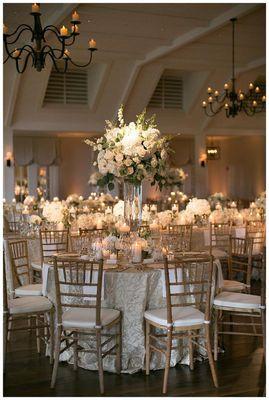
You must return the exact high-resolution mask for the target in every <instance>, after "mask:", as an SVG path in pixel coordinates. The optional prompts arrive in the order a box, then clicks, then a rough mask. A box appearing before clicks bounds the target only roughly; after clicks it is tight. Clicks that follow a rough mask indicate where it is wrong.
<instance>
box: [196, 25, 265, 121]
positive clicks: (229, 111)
mask: <svg viewBox="0 0 269 400" xmlns="http://www.w3.org/2000/svg"><path fill="white" fill-rule="evenodd" d="M236 21H237V18H232V19H231V22H232V79H231V83H230V84H229V83H225V85H224V92H223V93H222V94H221V95H220V94H219V92H218V90H215V91H213V89H212V88H211V87H208V89H207V94H208V99H207V101H203V103H202V107H203V108H204V111H205V114H206V115H207V116H208V117H214V116H215V115H216V114H218V113H219V112H220V111H221V110H222V109H224V110H225V113H226V117H227V118H229V117H233V118H234V117H236V115H238V114H239V113H240V112H241V111H244V112H245V113H246V115H248V116H249V117H252V116H253V115H255V114H257V113H259V112H262V111H265V105H266V97H265V90H264V89H262V88H261V87H260V86H256V87H255V85H254V84H253V83H250V84H249V87H248V91H247V92H246V93H244V92H243V91H242V90H240V89H239V90H237V89H236V78H235V62H234V36H235V23H236Z"/></svg>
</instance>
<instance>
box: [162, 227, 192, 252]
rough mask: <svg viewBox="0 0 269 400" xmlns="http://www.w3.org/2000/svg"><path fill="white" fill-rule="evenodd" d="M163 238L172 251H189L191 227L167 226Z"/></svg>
mask: <svg viewBox="0 0 269 400" xmlns="http://www.w3.org/2000/svg"><path fill="white" fill-rule="evenodd" d="M163 236H165V240H166V241H167V244H168V247H169V248H170V249H171V250H172V251H174V252H185V251H191V241H192V225H169V226H168V230H167V233H165V234H163Z"/></svg>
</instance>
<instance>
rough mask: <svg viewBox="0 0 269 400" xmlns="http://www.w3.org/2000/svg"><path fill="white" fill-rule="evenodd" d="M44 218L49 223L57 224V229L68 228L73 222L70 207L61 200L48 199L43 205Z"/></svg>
mask: <svg viewBox="0 0 269 400" xmlns="http://www.w3.org/2000/svg"><path fill="white" fill-rule="evenodd" d="M42 214H43V218H44V219H45V220H46V221H47V222H48V223H49V224H53V225H56V228H57V229H63V228H67V227H69V226H70V224H71V219H72V217H71V215H70V213H69V210H68V207H67V206H66V205H65V204H64V203H62V202H61V201H52V202H49V201H46V202H45V204H44V207H43V211H42Z"/></svg>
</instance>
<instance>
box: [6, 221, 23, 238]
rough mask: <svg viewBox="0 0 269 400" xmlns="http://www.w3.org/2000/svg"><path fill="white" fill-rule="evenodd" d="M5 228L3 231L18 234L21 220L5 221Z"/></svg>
mask: <svg viewBox="0 0 269 400" xmlns="http://www.w3.org/2000/svg"><path fill="white" fill-rule="evenodd" d="M6 228H8V231H7V232H5V233H14V234H17V235H18V234H19V233H20V231H21V221H7V224H6Z"/></svg>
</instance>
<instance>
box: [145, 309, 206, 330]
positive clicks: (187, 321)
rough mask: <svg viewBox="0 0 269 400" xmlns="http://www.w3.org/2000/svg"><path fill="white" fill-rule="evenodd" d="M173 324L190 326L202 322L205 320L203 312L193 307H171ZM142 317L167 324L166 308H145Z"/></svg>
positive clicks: (163, 324)
mask: <svg viewBox="0 0 269 400" xmlns="http://www.w3.org/2000/svg"><path fill="white" fill-rule="evenodd" d="M172 316H173V317H172V318H173V326H176V327H179V326H191V325H199V324H203V323H204V320H205V316H204V314H203V313H202V312H201V311H199V310H197V309H196V308H194V307H191V306H187V307H173V308H172ZM144 317H145V318H146V319H147V320H149V321H152V322H155V323H156V324H159V325H162V326H168V323H167V309H166V308H159V309H156V310H147V311H146V312H145V314H144Z"/></svg>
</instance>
